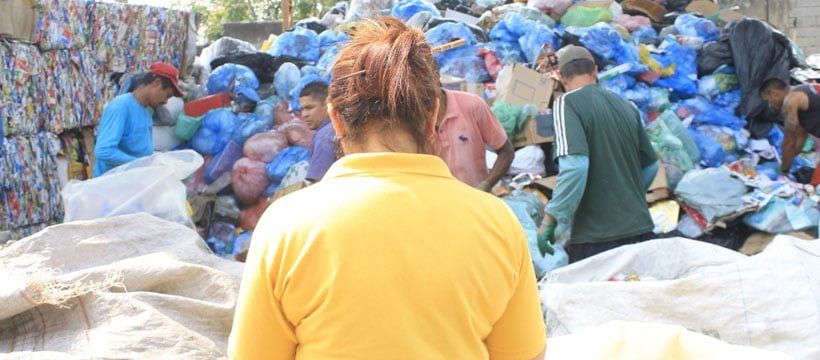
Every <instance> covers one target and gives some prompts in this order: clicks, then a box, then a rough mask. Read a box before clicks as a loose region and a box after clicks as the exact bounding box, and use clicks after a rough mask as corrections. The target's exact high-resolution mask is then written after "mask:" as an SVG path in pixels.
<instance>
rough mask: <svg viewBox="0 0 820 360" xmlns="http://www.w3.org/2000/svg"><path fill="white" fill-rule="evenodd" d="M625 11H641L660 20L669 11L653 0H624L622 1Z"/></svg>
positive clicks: (628, 12) (651, 17)
mask: <svg viewBox="0 0 820 360" xmlns="http://www.w3.org/2000/svg"><path fill="white" fill-rule="evenodd" d="M621 7H623V9H624V13H626V14H630V13H641V14H643V15H646V16H648V17H649V18H650V19H652V20H655V21H656V22H660V21H661V20H663V17H664V16H665V15H666V13H667V12H668V11H667V10H666V8H665V7H663V6H661V5H658V4H657V3H655V2H654V1H652V0H624V1H623V2H622V3H621Z"/></svg>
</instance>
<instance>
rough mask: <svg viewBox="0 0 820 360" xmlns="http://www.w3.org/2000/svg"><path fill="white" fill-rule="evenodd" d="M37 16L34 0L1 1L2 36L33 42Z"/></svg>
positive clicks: (0, 32)
mask: <svg viewBox="0 0 820 360" xmlns="http://www.w3.org/2000/svg"><path fill="white" fill-rule="evenodd" d="M36 18H37V14H36V11H35V10H34V1H32V0H6V1H0V37H10V38H14V39H18V40H22V41H25V42H30V43H33V42H34V41H35V39H34V24H35V22H36Z"/></svg>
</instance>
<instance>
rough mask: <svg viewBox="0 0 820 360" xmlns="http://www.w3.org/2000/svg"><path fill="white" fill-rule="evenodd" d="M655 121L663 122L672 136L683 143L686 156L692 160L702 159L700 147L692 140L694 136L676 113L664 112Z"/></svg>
mask: <svg viewBox="0 0 820 360" xmlns="http://www.w3.org/2000/svg"><path fill="white" fill-rule="evenodd" d="M655 121H663V123H664V124H665V125H666V127H667V128H668V129H669V131H671V132H672V134H674V135H675V137H677V138H678V139H679V140H680V141H681V144H682V145H683V149H684V150H685V151H686V154H687V155H689V158H690V159H692V160H693V161H696V160H697V159H699V158H700V152H699V150H698V145H697V144H696V143H695V140H694V139H693V138H692V134H691V133H690V132H689V131H688V130H687V128H686V126H684V125H683V122H682V121H681V120H680V118H678V117H677V115H675V112H673V111H671V110H667V111H664V112H663V113H662V114H661V116H660V117H658V119H657V120H655Z"/></svg>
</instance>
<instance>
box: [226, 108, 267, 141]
mask: <svg viewBox="0 0 820 360" xmlns="http://www.w3.org/2000/svg"><path fill="white" fill-rule="evenodd" d="M238 118H239V127H238V128H237V129H236V130H235V131H234V133H233V141H235V142H236V143H237V144H239V145H240V146H241V145H243V144H245V141H246V140H248V138H250V137H251V136H254V135H256V134H258V133H261V132H265V131H268V130H270V129H271V128H272V127H273V119H265V118H263V117H260V116H259V115H257V114H255V113H241V114H239V115H238Z"/></svg>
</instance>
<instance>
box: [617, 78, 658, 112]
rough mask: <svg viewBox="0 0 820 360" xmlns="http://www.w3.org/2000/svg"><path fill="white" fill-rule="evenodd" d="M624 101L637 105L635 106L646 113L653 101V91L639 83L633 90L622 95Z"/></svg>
mask: <svg viewBox="0 0 820 360" xmlns="http://www.w3.org/2000/svg"><path fill="white" fill-rule="evenodd" d="M620 95H621V96H622V97H623V98H624V99H626V100H628V101H631V102H633V103H635V106H637V107H638V109H640V110H641V112H646V111H647V109H648V108H649V103H650V102H651V101H652V91H651V90H650V88H649V85H646V84H644V83H637V84H636V85H635V86H634V87H633V88H632V89H627V90H624V91H623V92H622V93H621V94H620Z"/></svg>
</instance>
